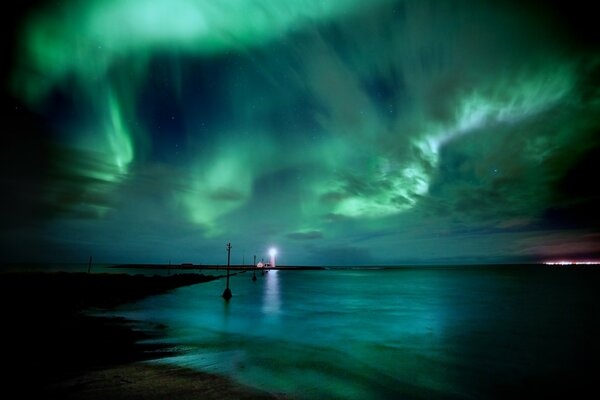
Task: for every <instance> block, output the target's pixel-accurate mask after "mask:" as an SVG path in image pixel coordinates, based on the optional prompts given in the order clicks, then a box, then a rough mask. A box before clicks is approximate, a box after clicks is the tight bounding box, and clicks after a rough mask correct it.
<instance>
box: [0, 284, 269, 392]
mask: <svg viewBox="0 0 600 400" xmlns="http://www.w3.org/2000/svg"><path fill="white" fill-rule="evenodd" d="M218 278H219V277H215V276H205V275H202V274H185V275H174V276H170V277H156V276H155V277H147V276H141V275H139V276H131V275H125V274H84V273H5V274H2V275H0V299H1V302H2V303H1V304H2V310H3V313H2V314H3V324H2V325H3V329H2V336H3V344H4V347H5V351H4V354H3V361H4V367H5V368H4V369H6V370H7V371H8V372H7V373H5V375H4V377H5V379H6V382H7V385H6V387H5V389H6V392H5V393H13V395H12V396H13V397H12V398H25V397H28V396H38V397H43V398H68V399H101V398H102V399H105V398H107V399H154V398H157V399H158V398H170V399H197V398H203V399H228V398H237V399H263V398H264V399H267V398H277V397H276V396H274V395H271V394H269V393H265V392H261V391H258V390H255V389H252V388H249V387H245V386H241V385H238V384H236V383H234V382H232V381H231V380H229V379H226V378H223V377H219V376H214V375H210V374H205V373H200V372H195V371H192V370H187V369H183V368H172V367H167V366H164V365H157V364H152V363H147V362H144V361H147V360H151V359H156V358H160V357H164V356H166V355H169V354H172V353H171V352H170V351H169V349H167V348H163V347H162V346H160V345H148V344H139V341H140V340H143V339H147V338H150V337H153V336H155V335H159V334H160V329H161V327H160V326H143V327H140V326H136V325H135V324H133V323H132V322H131V321H126V320H124V319H119V318H104V317H98V316H91V315H89V313H87V311H88V310H107V309H111V308H112V307H115V306H117V305H119V304H124V303H127V302H132V301H135V300H139V299H141V298H143V297H146V296H149V295H154V294H160V293H164V292H166V291H169V290H172V289H175V288H177V287H181V286H187V285H192V284H197V283H202V282H207V281H210V280H214V279H218ZM140 328H141V329H140Z"/></svg>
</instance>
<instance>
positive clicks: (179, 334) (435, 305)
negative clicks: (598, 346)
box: [118, 269, 600, 399]
mask: <svg viewBox="0 0 600 400" xmlns="http://www.w3.org/2000/svg"><path fill="white" fill-rule="evenodd" d="M257 277H258V280H257V281H256V282H253V281H252V280H251V278H252V275H251V274H248V273H246V274H239V275H237V276H234V277H232V279H231V288H232V292H233V298H232V299H231V300H230V301H229V302H228V303H226V302H224V301H223V299H222V298H221V293H222V291H223V286H224V281H213V282H208V283H203V284H199V285H195V286H190V287H184V288H180V289H177V290H175V291H173V292H172V293H169V294H165V295H161V296H155V297H151V298H148V299H146V300H144V301H141V302H138V303H135V304H130V305H127V306H124V307H122V308H121V309H120V310H118V314H119V315H122V316H125V317H127V318H132V319H136V320H143V321H149V322H154V323H160V324H164V325H166V326H167V329H166V338H165V339H163V340H162V341H165V342H167V343H171V344H173V345H174V346H177V347H178V348H179V349H182V350H184V354H183V355H181V356H177V357H174V358H171V359H167V360H166V361H167V362H173V363H176V364H179V365H183V366H187V367H191V368H197V369H200V370H203V371H207V372H213V373H219V374H225V375H229V376H231V377H233V378H234V379H236V380H238V381H240V382H242V383H246V384H249V385H252V386H256V387H260V388H263V389H266V390H270V391H275V392H285V393H288V394H292V395H293V396H294V397H300V398H302V397H306V398H355V399H364V398H390V399H392V398H398V396H407V397H408V398H411V397H424V398H447V397H449V396H450V397H458V398H486V397H493V396H491V394H492V393H494V391H495V389H496V386H498V385H510V384H513V383H515V382H517V381H519V380H522V379H525V378H527V377H528V376H531V375H532V374H535V375H540V374H541V375H542V376H543V374H555V373H559V374H560V373H561V371H571V373H573V372H572V371H573V370H577V368H581V366H580V364H581V363H582V362H584V363H585V362H587V361H588V358H589V359H590V362H591V360H593V358H594V357H595V355H594V354H593V352H592V353H590V352H589V347H586V343H588V342H589V339H590V338H594V337H595V335H597V334H598V333H600V330H599V329H598V323H597V322H596V321H597V318H595V317H597V315H596V311H597V306H596V305H597V304H598V294H597V291H596V286H595V284H596V283H597V279H596V278H595V281H594V280H589V279H587V278H585V277H584V278H582V277H580V276H579V275H577V273H576V272H574V273H573V274H568V273H566V274H565V273H561V272H560V271H555V272H553V273H548V272H539V271H532V270H521V271H519V270H516V269H506V270H503V269H493V270H481V269H479V270H469V269H466V270H417V269H413V270H401V271H310V272H309V271H270V272H268V273H266V274H264V276H257ZM586 351H587V353H586Z"/></svg>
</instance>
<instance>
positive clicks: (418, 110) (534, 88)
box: [2, 0, 600, 265]
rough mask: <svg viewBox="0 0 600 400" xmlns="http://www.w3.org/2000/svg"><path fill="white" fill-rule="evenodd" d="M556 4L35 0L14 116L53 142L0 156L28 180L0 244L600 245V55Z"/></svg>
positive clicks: (118, 254) (8, 179)
mask: <svg viewBox="0 0 600 400" xmlns="http://www.w3.org/2000/svg"><path fill="white" fill-rule="evenodd" d="M553 11H555V10H552V9H546V8H544V6H543V5H540V4H537V3H532V4H531V5H530V6H528V7H524V6H521V7H517V5H516V4H513V3H511V2H507V1H496V2H483V1H481V2H479V1H477V2H473V1H444V0H438V1H416V0H415V1H410V0H407V1H392V0H379V1H369V2H361V1H358V0H345V1H342V0H319V1H318V0H297V1H293V0H289V1H280V0H270V1H269V0H261V1H259V0H220V1H216V0H103V1H100V0H98V1H75V0H70V1H65V2H49V3H47V4H40V5H39V6H37V7H33V8H32V9H31V10H28V11H27V13H25V14H24V17H23V18H22V19H20V20H19V22H18V29H17V32H18V33H17V34H16V35H15V41H14V47H15V49H16V50H15V51H14V57H13V59H12V60H11V63H10V71H9V73H8V77H9V78H8V79H7V92H8V93H9V96H10V99H11V102H13V103H14V104H17V105H18V106H17V107H16V109H19V110H24V111H22V112H23V113H25V116H26V117H23V116H22V115H21V114H19V115H21V116H20V117H19V116H17V117H15V116H14V115H13V116H12V117H11V118H12V119H13V121H16V122H14V123H13V125H12V128H11V129H12V130H13V131H14V132H23V131H24V130H25V128H23V127H22V126H19V121H21V122H22V119H23V118H35V120H36V121H39V122H38V124H37V125H36V127H35V129H37V130H38V131H40V132H41V133H40V137H41V138H39V139H36V141H35V146H36V148H37V149H38V150H37V152H38V153H41V154H42V155H43V157H41V159H43V161H39V162H40V163H42V165H41V166H40V168H39V169H36V170H35V171H34V172H32V173H27V174H13V173H10V172H6V171H5V172H4V175H3V176H2V178H3V181H4V182H5V186H7V187H8V188H15V187H17V189H14V190H16V191H18V192H19V196H18V198H19V199H20V200H19V201H17V200H13V202H11V201H10V200H4V201H5V202H8V203H7V205H5V207H4V209H7V207H12V209H14V210H15V212H14V214H15V215H14V216H13V217H12V218H9V222H6V223H5V224H3V228H2V242H3V246H4V247H5V248H6V249H4V250H3V253H4V254H6V255H7V256H6V258H7V259H8V260H19V259H23V257H24V256H23V254H27V256H26V257H25V258H27V257H31V258H33V259H34V260H37V259H44V260H46V258H47V257H48V253H50V254H51V255H52V257H55V258H56V260H60V261H63V260H71V261H77V260H83V259H85V257H87V255H88V254H94V255H96V258H97V259H99V260H101V261H102V260H103V261H106V262H167V261H168V260H173V261H175V262H194V263H217V262H222V259H223V257H224V255H223V254H222V251H221V250H222V248H223V245H224V244H225V243H226V242H228V241H231V242H232V243H233V245H234V259H235V262H241V260H242V256H243V255H245V256H246V258H245V259H246V261H248V260H250V259H251V256H252V255H254V254H257V255H258V256H259V257H261V256H264V254H265V251H266V249H267V248H268V247H269V246H271V245H276V246H277V247H278V248H280V253H281V262H282V263H284V264H296V265H299V264H325V265H340V264H345V265H372V264H386V265H393V264H399V263H443V262H450V263H453V262H521V261H537V260H542V259H547V258H558V257H576V258H582V257H594V256H597V255H598V254H599V253H600V246H599V239H600V235H599V230H598V228H599V224H598V221H599V219H598V212H597V211H596V210H595V208H596V206H595V204H598V203H597V200H598V189H597V188H595V187H593V186H595V183H594V182H593V180H591V179H590V178H589V177H588V178H584V176H582V174H585V173H589V172H590V171H589V169H588V168H589V167H590V166H593V165H595V163H596V161H595V160H596V159H597V157H596V155H597V154H598V149H599V138H600V136H599V135H598V132H599V128H600V118H599V117H598V115H600V90H599V89H600V88H599V85H598V76H599V74H598V72H599V71H600V69H599V67H600V53H598V51H597V48H596V47H595V44H594V43H592V44H589V43H582V41H581V38H580V37H578V36H577V35H576V34H574V33H573V32H572V26H571V25H569V24H568V23H567V22H565V21H563V20H562V19H561V16H560V15H558V13H556V12H553ZM12 99H14V101H13V100H12ZM13 103H11V105H12V104H13ZM13 108H15V107H13ZM19 118H21V120H20V119H19ZM19 134H22V133H19ZM23 143H24V139H19V142H18V144H17V145H16V148H18V149H20V148H22V144H23ZM19 146H21V147H19ZM29 151H30V150H29V149H28V150H27V151H23V152H24V153H25V152H29ZM9 160H10V162H11V163H18V162H19V160H21V161H20V162H23V161H22V160H23V157H20V154H19V153H17V154H12V155H10V157H9ZM5 162H6V161H5ZM588 176H589V175H588ZM24 188H25V189H24ZM21 200H24V201H21ZM17 202H18V203H19V204H17ZM27 249H30V250H31V249H33V250H35V251H33V252H32V251H27ZM236 257H237V258H236Z"/></svg>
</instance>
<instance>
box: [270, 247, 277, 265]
mask: <svg viewBox="0 0 600 400" xmlns="http://www.w3.org/2000/svg"><path fill="white" fill-rule="evenodd" d="M276 255H277V249H275V247H271V248H270V249H269V256H271V262H270V263H269V264H270V267H271V268H275V256H276Z"/></svg>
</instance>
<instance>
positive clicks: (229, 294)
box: [223, 243, 232, 300]
mask: <svg viewBox="0 0 600 400" xmlns="http://www.w3.org/2000/svg"><path fill="white" fill-rule="evenodd" d="M230 259H231V243H227V287H226V288H225V291H224V292H223V298H224V299H225V300H229V299H230V298H231V296H232V294H231V290H229V261H230Z"/></svg>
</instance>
